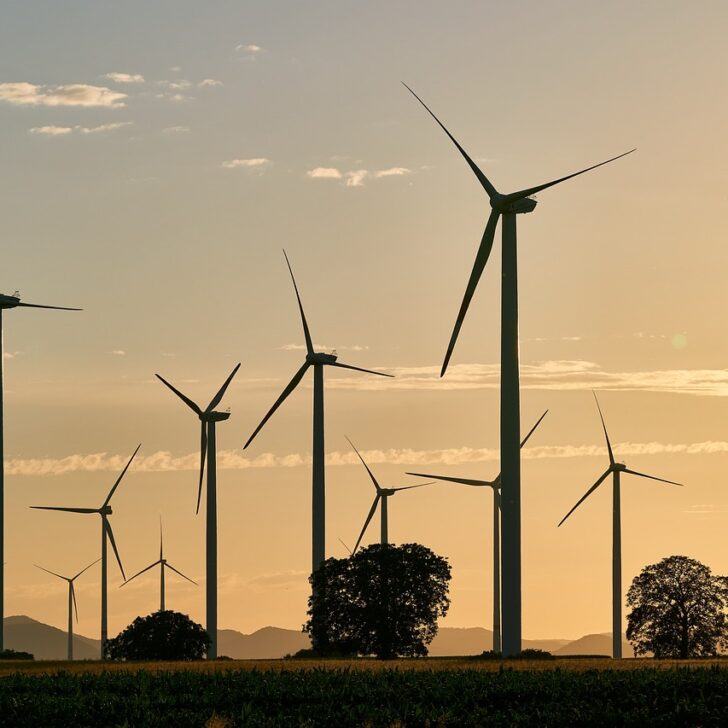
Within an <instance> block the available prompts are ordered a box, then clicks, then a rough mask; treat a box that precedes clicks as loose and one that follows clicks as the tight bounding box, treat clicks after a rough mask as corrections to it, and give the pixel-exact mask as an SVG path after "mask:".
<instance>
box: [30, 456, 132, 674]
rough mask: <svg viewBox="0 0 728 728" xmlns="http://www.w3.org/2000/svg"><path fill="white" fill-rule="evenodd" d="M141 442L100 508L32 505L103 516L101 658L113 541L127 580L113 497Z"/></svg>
mask: <svg viewBox="0 0 728 728" xmlns="http://www.w3.org/2000/svg"><path fill="white" fill-rule="evenodd" d="M140 447H141V443H140V444H139V445H137V448H136V450H134V452H133V453H132V456H131V457H130V458H129V462H128V463H127V464H126V465H125V466H124V469H123V470H122V471H121V473H120V475H119V477H118V478H117V479H116V482H115V483H114V485H112V486H111V490H110V491H109V494H108V495H107V496H106V500H105V501H104V502H103V503H102V504H101V507H100V508H65V507H60V506H31V508H35V509H37V510H42V511H64V512H65V513H84V514H88V513H97V514H98V515H99V516H101V659H102V660H103V659H106V640H107V639H108V632H109V630H108V605H107V598H108V582H107V569H106V566H107V553H106V551H107V544H108V543H111V548H112V549H114V556H116V562H117V563H118V564H119V571H121V576H122V578H123V579H124V580H126V574H125V573H124V567H123V566H122V565H121V557H120V556H119V550H118V549H117V548H116V541H115V540H114V532H113V530H112V529H111V523H110V522H109V516H110V515H111V514H112V512H113V511H112V510H111V505H110V503H111V498H112V496H113V495H114V492H115V491H116V489H117V488H118V487H119V483H121V479H122V478H123V477H124V475H126V471H127V470H128V469H129V466H130V465H131V461H132V460H133V459H134V457H135V456H136V454H137V453H138V452H139V448H140Z"/></svg>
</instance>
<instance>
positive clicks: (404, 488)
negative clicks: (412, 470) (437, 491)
mask: <svg viewBox="0 0 728 728" xmlns="http://www.w3.org/2000/svg"><path fill="white" fill-rule="evenodd" d="M434 482H435V481H433V480H430V481H428V482H427V483H417V485H401V486H400V487H399V488H390V490H392V491H394V492H395V493H396V492H397V491H400V490H412V488H422V487H423V486H425V485H432V484H433V483H434Z"/></svg>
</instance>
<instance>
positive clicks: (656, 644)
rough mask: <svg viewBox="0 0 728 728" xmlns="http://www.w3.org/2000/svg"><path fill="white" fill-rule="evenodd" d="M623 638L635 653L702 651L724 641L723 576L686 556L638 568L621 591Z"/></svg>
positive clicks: (726, 587) (713, 650)
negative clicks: (624, 599) (624, 598)
mask: <svg viewBox="0 0 728 728" xmlns="http://www.w3.org/2000/svg"><path fill="white" fill-rule="evenodd" d="M627 606H628V607H632V611H631V612H630V613H629V614H628V615H627V639H628V640H629V641H630V642H631V643H632V646H633V647H634V651H635V655H637V656H639V655H644V654H646V653H648V652H651V653H652V654H654V656H655V657H658V658H665V657H681V658H686V657H703V656H707V655H715V654H717V652H718V649H719V648H720V647H723V646H726V644H728V642H727V638H728V622H727V621H726V615H725V611H724V610H725V609H726V607H728V577H725V576H714V575H713V574H711V571H710V569H709V568H708V567H707V566H705V565H704V564H701V563H700V562H699V561H696V560H695V559H689V558H688V557H687V556H669V557H667V558H665V559H663V560H662V561H660V562H659V563H657V564H651V565H650V566H646V567H645V568H644V569H642V572H641V573H640V574H639V575H638V576H636V577H635V578H634V581H633V582H632V586H630V588H629V591H628V592H627Z"/></svg>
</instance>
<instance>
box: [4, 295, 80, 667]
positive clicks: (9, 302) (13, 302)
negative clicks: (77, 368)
mask: <svg viewBox="0 0 728 728" xmlns="http://www.w3.org/2000/svg"><path fill="white" fill-rule="evenodd" d="M6 308H50V309H53V310H55V311H81V310H82V309H80V308H68V307H67V306H41V305H40V304H37V303H21V301H20V296H19V294H18V292H17V291H16V292H15V293H14V294H13V295H12V296H8V295H6V294H5V293H0V624H4V622H3V620H4V619H5V510H4V509H5V450H4V442H5V423H4V412H3V410H4V407H3V399H4V394H5V391H4V390H5V349H4V348H3V311H4V310H5V309H6ZM3 649H4V642H3V630H2V629H0V652H2V651H3Z"/></svg>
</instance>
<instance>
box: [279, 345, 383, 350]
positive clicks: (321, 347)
mask: <svg viewBox="0 0 728 728" xmlns="http://www.w3.org/2000/svg"><path fill="white" fill-rule="evenodd" d="M313 346H314V349H318V350H319V351H334V350H336V351H366V350H367V349H368V348H369V347H368V346H360V345H359V344H353V345H352V346H327V345H326V344H314V345H313ZM279 348H280V349H283V351H306V346H305V344H284V345H283V346H281V347H279Z"/></svg>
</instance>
